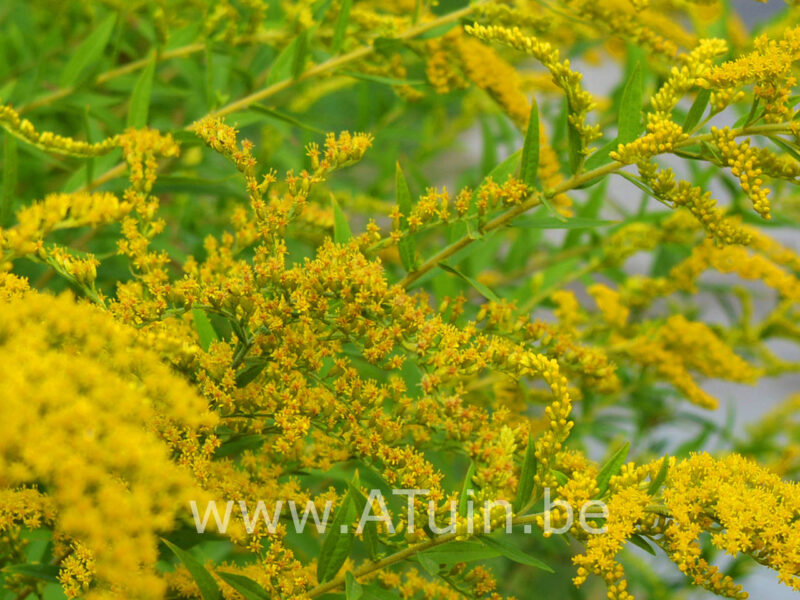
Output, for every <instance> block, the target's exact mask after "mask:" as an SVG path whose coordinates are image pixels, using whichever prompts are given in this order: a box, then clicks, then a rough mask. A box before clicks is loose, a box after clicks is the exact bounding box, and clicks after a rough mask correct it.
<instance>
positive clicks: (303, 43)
mask: <svg viewBox="0 0 800 600" xmlns="http://www.w3.org/2000/svg"><path fill="white" fill-rule="evenodd" d="M307 53H308V30H307V29H306V30H304V31H303V32H302V33H301V34H300V35H298V36H297V46H296V47H295V52H294V55H293V56H292V79H297V78H298V77H299V76H300V73H302V72H303V69H304V68H305V66H306V54H307Z"/></svg>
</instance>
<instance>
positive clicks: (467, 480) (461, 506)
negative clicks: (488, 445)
mask: <svg viewBox="0 0 800 600" xmlns="http://www.w3.org/2000/svg"><path fill="white" fill-rule="evenodd" d="M473 477H475V461H470V463H469V469H467V474H466V475H465V476H464V484H463V485H462V486H461V494H460V495H459V496H458V514H459V515H461V516H462V517H463V516H464V515H466V514H467V500H468V499H469V497H468V495H467V490H471V489H473V488H472V486H473V483H472V478H473Z"/></svg>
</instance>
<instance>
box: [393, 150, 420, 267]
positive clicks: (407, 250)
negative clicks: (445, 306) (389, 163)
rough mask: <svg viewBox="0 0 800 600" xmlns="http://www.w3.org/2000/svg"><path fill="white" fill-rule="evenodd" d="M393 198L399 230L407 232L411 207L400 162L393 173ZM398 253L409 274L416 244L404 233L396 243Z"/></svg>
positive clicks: (413, 262) (414, 257)
mask: <svg viewBox="0 0 800 600" xmlns="http://www.w3.org/2000/svg"><path fill="white" fill-rule="evenodd" d="M395 196H396V198H397V206H398V207H399V208H400V230H401V231H404V232H407V231H408V217H409V216H410V215H411V211H412V210H413V206H412V204H411V191H410V190H409V189H408V182H407V181H406V176H405V175H404V174H403V169H402V168H401V167H400V162H399V161H398V162H397V168H396V171H395ZM397 249H398V251H399V252H400V260H401V261H402V262H403V268H404V269H405V270H406V271H408V272H411V271H413V270H414V267H415V262H416V253H417V251H416V244H415V243H414V238H413V237H412V236H411V235H410V234H408V233H406V235H404V236H403V237H402V238H401V239H400V242H399V243H398V246H397Z"/></svg>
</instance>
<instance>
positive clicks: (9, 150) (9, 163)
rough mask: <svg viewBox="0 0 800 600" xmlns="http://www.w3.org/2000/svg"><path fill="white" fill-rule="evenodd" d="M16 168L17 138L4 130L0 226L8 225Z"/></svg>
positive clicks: (15, 188) (17, 168) (13, 194)
mask: <svg viewBox="0 0 800 600" xmlns="http://www.w3.org/2000/svg"><path fill="white" fill-rule="evenodd" d="M18 170H19V156H18V153H17V138H15V137H14V136H13V135H11V134H10V133H8V132H7V131H6V132H5V140H4V143H3V193H2V195H0V227H8V225H10V221H11V212H12V208H13V204H14V196H15V195H16V191H17V177H18Z"/></svg>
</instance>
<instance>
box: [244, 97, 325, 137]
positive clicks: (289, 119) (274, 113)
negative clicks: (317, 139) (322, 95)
mask: <svg viewBox="0 0 800 600" xmlns="http://www.w3.org/2000/svg"><path fill="white" fill-rule="evenodd" d="M250 108H251V109H252V110H254V111H256V112H260V113H263V114H265V115H267V116H270V117H272V118H273V119H278V120H279V121H283V122H284V123H289V124H290V125H295V126H296V127H301V128H302V129H305V130H307V131H311V132H313V133H318V134H322V135H324V134H325V132H324V131H322V129H317V128H316V127H312V126H311V125H307V124H306V123H303V122H302V121H300V120H299V119H296V118H295V117H293V116H292V115H287V114H286V113H284V112H281V111H279V110H277V109H274V108H272V107H270V106H264V105H263V104H259V103H256V104H251V105H250Z"/></svg>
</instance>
